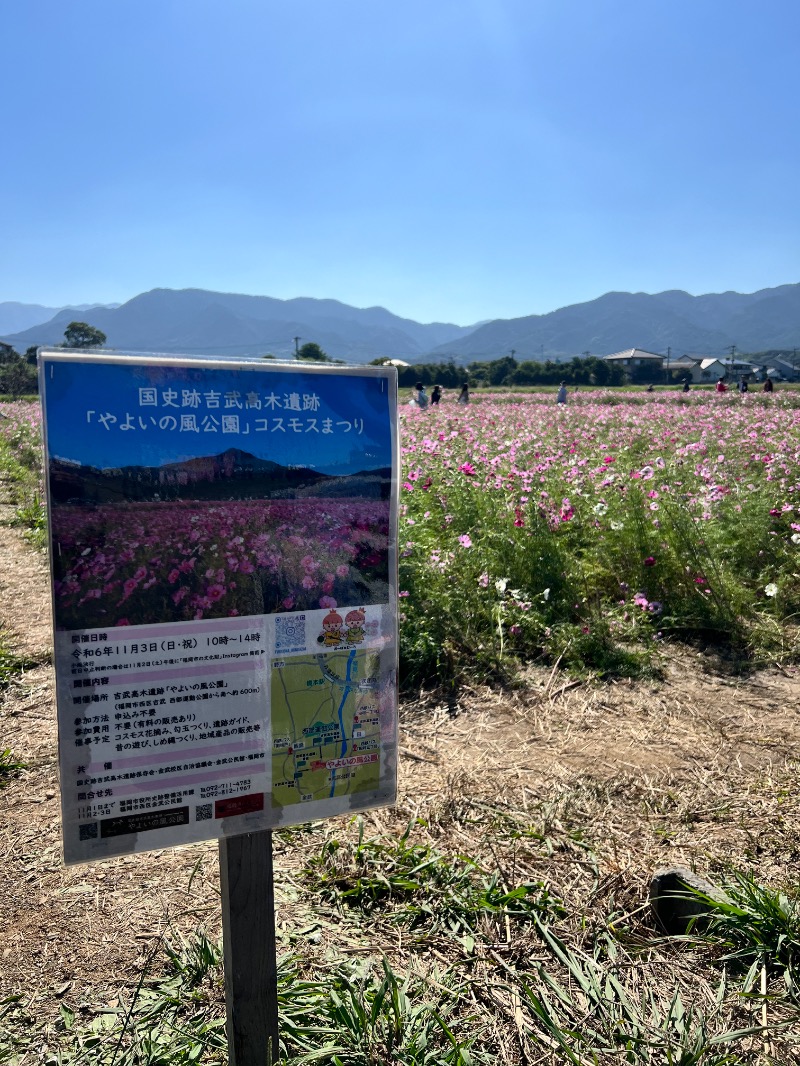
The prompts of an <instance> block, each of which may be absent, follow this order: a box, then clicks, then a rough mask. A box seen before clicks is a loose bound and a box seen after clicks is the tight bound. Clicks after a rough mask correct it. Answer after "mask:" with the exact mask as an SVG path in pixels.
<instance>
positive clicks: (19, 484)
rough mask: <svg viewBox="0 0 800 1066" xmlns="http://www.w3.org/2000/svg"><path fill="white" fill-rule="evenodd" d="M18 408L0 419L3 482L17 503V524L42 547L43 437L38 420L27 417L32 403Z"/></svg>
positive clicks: (44, 519)
mask: <svg viewBox="0 0 800 1066" xmlns="http://www.w3.org/2000/svg"><path fill="white" fill-rule="evenodd" d="M14 408H15V411H14V414H12V415H11V416H10V417H7V418H4V419H2V420H0V481H2V482H3V484H4V487H5V490H6V493H7V494H8V496H10V498H11V500H12V502H13V503H15V504H16V505H17V507H16V512H15V517H14V523H15V524H17V525H20V526H22V527H23V528H24V529H25V531H26V536H27V537H28V539H29V540H30V541H31V543H32V544H33V545H34V546H35V547H37V548H42V547H44V544H45V540H46V532H47V515H46V511H45V507H44V502H43V501H44V487H43V483H42V444H41V438H40V436H39V429H38V425H37V423H36V421H35V420H34V419H33V418H31V417H26V413H27V412H29V411H30V410H31V409H32V405H28V404H26V403H19V404H15V405H14ZM34 410H35V409H34Z"/></svg>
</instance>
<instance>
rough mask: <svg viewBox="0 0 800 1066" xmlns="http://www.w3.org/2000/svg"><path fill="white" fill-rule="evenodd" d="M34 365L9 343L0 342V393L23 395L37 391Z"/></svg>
mask: <svg viewBox="0 0 800 1066" xmlns="http://www.w3.org/2000/svg"><path fill="white" fill-rule="evenodd" d="M38 388H39V379H38V376H37V374H36V367H34V366H31V365H30V364H29V363H27V362H26V361H25V359H24V358H23V357H22V356H21V355H20V354H19V352H16V351H14V349H13V348H12V347H11V345H10V344H3V343H2V342H0V393H2V394H3V395H5V396H25V395H28V394H29V393H32V392H36V391H38Z"/></svg>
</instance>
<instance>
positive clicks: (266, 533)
mask: <svg viewBox="0 0 800 1066" xmlns="http://www.w3.org/2000/svg"><path fill="white" fill-rule="evenodd" d="M52 528H53V544H54V553H53V565H54V574H55V610H56V624H57V626H58V628H59V629H78V628H95V627H101V626H121V625H136V624H139V623H145V622H153V621H159V622H173V621H182V620H185V619H199V618H227V617H231V616H236V615H252V614H271V613H278V612H283V611H301V610H313V609H315V608H319V607H336V606H339V607H344V606H355V605H366V604H370V603H385V602H386V601H387V599H388V595H389V586H388V581H389V571H388V566H389V503H388V501H385V500H362V499H357V498H356V499H352V498H351V499H347V498H345V499H304V500H226V501H224V502H218V503H208V502H191V501H172V500H171V501H161V502H156V503H150V502H144V503H142V502H136V503H129V504H125V503H122V504H106V505H100V506H97V507H86V506H84V505H69V504H59V505H58V506H56V507H55V508H54V512H53V516H52Z"/></svg>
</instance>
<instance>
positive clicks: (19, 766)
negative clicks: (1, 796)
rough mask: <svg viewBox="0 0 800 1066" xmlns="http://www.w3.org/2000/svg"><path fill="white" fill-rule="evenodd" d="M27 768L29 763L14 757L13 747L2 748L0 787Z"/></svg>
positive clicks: (0, 755)
mask: <svg viewBox="0 0 800 1066" xmlns="http://www.w3.org/2000/svg"><path fill="white" fill-rule="evenodd" d="M26 769H27V763H24V762H20V761H19V760H18V759H16V758H15V757H14V754H13V752H12V751H11V748H5V749H0V788H2V787H3V785H4V784H5V783H6V782H7V781H8V780H9V779H10V778H12V777H16V776H17V774H18V773H19V772H20V771H21V770H26Z"/></svg>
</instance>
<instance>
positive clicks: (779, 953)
mask: <svg viewBox="0 0 800 1066" xmlns="http://www.w3.org/2000/svg"><path fill="white" fill-rule="evenodd" d="M724 888H725V891H724V896H722V895H721V896H720V897H714V896H707V895H705V894H704V893H703V892H699V891H697V890H694V889H687V892H689V893H690V894H691V895H692V896H693V897H694V898H696V899H699V900H701V901H702V902H703V904H704V905H705V906H706V907H707V908H708V910H707V913H706V914H705V915H703V916H702V922H700V921H698V920H695V924H694V928H693V929H692V935H693V936H697V937H699V938H701V939H704V940H710V941H712V942H714V943H716V944H719V945H720V946H721V947H722V948H723V949H724V952H725V954H724V955H723V956H722V959H723V961H726V962H728V961H733V962H735V963H736V964H737V965H738V966H740V967H748V972H747V976H746V978H745V982H744V984H745V988H746V989H747V990H749V989H750V988H752V986H753V984H754V983H755V980H756V977H757V975H758V972H759V971H760V969H761V968H762V967H765V968H767V969H768V970H769V971H771V972H775V971H780V972H781V974H782V977H783V981H784V984H785V986H786V988H787V990H788V991H789V992H790V993H791V994H792V995H793V996H795V997H796V998H798V999H800V903H798V900H797V898H793V899H790V898H789V897H788V896H787V895H786V894H785V893H784V892H781V891H780V890H778V889H771V888H765V887H764V886H763V885H760V884H758V882H757V881H756V880H755V878H754V877H753V875H752V874H750V873H746V872H741V871H737V870H735V871H733V872H732V874H731V878H730V880H729V881H728V883H727V884H726V885H725V886H724Z"/></svg>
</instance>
